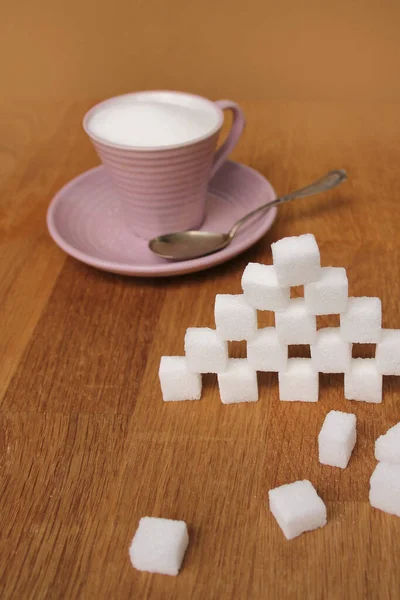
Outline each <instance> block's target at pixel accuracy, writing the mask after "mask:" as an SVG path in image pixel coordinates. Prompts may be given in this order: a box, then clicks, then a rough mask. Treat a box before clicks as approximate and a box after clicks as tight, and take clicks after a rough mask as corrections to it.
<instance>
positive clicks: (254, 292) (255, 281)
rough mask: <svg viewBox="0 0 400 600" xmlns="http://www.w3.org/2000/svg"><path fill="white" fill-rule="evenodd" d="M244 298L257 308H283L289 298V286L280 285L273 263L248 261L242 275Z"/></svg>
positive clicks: (276, 309)
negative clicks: (263, 263) (265, 263)
mask: <svg viewBox="0 0 400 600" xmlns="http://www.w3.org/2000/svg"><path fill="white" fill-rule="evenodd" d="M242 289H243V293H244V295H245V297H246V300H247V301H248V302H249V303H250V304H251V305H252V306H254V308H257V309H258V310H273V311H280V310H284V309H285V308H286V307H287V306H288V304H289V299H290V288H289V287H281V286H280V285H279V284H278V280H277V278H276V273H275V267H274V266H273V265H260V264H259V263H249V264H248V265H247V267H246V268H245V270H244V272H243V276H242Z"/></svg>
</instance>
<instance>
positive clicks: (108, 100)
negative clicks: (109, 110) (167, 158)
mask: <svg viewBox="0 0 400 600" xmlns="http://www.w3.org/2000/svg"><path fill="white" fill-rule="evenodd" d="M142 94H174V95H179V96H186V97H189V98H193V99H195V100H200V101H202V102H203V103H204V104H207V105H208V106H209V107H211V108H212V109H213V110H214V111H215V112H216V113H217V115H218V123H217V125H216V126H215V127H214V128H213V129H212V130H211V131H209V132H208V133H206V134H205V135H202V136H199V137H196V138H193V139H192V140H189V141H187V142H183V143H178V144H168V145H165V146H131V145H128V144H118V143H116V142H110V141H109V140H105V139H104V138H102V137H100V136H97V135H95V134H94V133H93V132H92V131H90V128H89V121H90V119H91V118H92V116H93V115H94V114H95V112H97V111H98V110H99V109H100V108H102V107H103V106H106V105H107V104H111V103H113V102H116V101H118V100H120V99H122V98H128V97H129V96H138V95H142ZM223 122H224V113H223V110H222V109H221V108H220V107H219V106H218V105H217V104H216V103H215V102H213V101H212V100H209V99H208V98H204V97H203V96H200V95H199V94H192V93H189V92H181V91H176V90H142V91H139V92H128V93H126V94H119V95H117V96H112V97H111V98H106V99H105V100H102V101H101V102H98V103H97V104H95V105H94V106H92V108H90V109H89V110H88V111H87V112H86V114H85V115H84V117H83V121H82V126H83V129H84V131H85V132H86V134H87V135H88V136H89V138H90V139H91V140H93V141H94V142H96V143H98V144H102V145H103V146H107V147H109V148H116V149H119V150H132V151H136V152H157V151H163V150H174V149H177V148H185V147H187V146H192V145H193V144H197V143H198V142H202V141H204V140H206V139H208V138H210V137H212V136H213V135H215V134H216V133H217V132H218V131H219V130H220V129H221V127H222V124H223Z"/></svg>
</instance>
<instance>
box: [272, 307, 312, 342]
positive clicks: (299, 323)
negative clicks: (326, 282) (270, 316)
mask: <svg viewBox="0 0 400 600" xmlns="http://www.w3.org/2000/svg"><path fill="white" fill-rule="evenodd" d="M275 324H276V331H277V334H278V338H279V340H280V341H281V342H282V343H283V344H314V343H315V341H316V339H317V320H316V317H315V316H314V315H310V314H309V313H308V312H307V311H306V306H305V302H304V298H293V299H292V300H290V302H289V306H288V308H287V309H286V310H284V311H283V312H279V313H276V314H275Z"/></svg>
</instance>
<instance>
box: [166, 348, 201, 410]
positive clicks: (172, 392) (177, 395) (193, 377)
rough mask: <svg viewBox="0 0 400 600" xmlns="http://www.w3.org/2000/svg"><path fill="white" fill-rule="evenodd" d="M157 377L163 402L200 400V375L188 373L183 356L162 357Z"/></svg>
mask: <svg viewBox="0 0 400 600" xmlns="http://www.w3.org/2000/svg"><path fill="white" fill-rule="evenodd" d="M158 376H159V378H160V384H161V391H162V395H163V400H164V401H165V402H169V401H174V400H200V398H201V375H200V374H199V373H191V372H190V371H189V369H188V367H187V362H186V358H185V356H162V357H161V361H160V368H159V371H158Z"/></svg>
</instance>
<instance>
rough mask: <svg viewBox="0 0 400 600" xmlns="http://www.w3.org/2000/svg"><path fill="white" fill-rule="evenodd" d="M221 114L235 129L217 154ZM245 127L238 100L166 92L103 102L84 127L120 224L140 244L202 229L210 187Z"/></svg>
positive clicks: (88, 117)
mask: <svg viewBox="0 0 400 600" xmlns="http://www.w3.org/2000/svg"><path fill="white" fill-rule="evenodd" d="M226 109H229V110H232V112H233V122H232V127H231V130H230V132H229V134H228V137H227V139H226V141H225V142H224V144H223V145H222V146H221V147H220V148H219V149H218V150H216V147H217V141H218V135H219V132H220V130H221V127H222V124H223V121H224V114H223V111H224V110H226ZM244 125H245V119H244V115H243V112H242V110H241V109H240V107H239V106H238V105H237V104H235V102H231V101H230V100H218V101H217V102H212V101H211V100H207V99H206V98H202V97H201V96H195V95H193V94H186V93H182V92H168V91H152V92H138V93H134V94H126V95H123V96H117V97H115V98H111V99H109V100H105V101H104V102H101V103H100V104H97V105H96V106H94V107H93V108H92V109H91V110H89V112H88V113H87V114H86V115H85V118H84V121H83V126H84V129H85V131H86V133H87V134H88V135H89V137H90V139H91V140H92V143H93V145H94V147H95V149H96V151H97V153H98V155H99V157H100V159H101V161H102V163H103V165H104V166H105V168H106V169H107V171H108V173H109V175H110V177H111V178H112V180H113V182H114V184H115V188H116V191H117V193H118V197H119V199H120V201H122V206H123V210H124V218H125V219H127V220H129V221H128V222H129V223H130V224H131V227H132V231H133V232H134V233H135V234H137V235H138V236H140V237H142V238H145V239H151V238H153V237H155V236H158V235H161V234H163V233H170V232H173V231H183V230H185V229H198V228H199V227H200V226H201V224H202V222H203V219H204V217H205V202H206V195H207V187H208V182H209V180H210V179H211V177H212V176H213V175H214V174H215V173H216V171H217V170H218V169H219V168H220V166H221V165H222V163H223V162H224V161H225V160H226V158H227V156H228V154H229V153H230V152H231V151H232V149H233V147H234V146H235V145H236V143H237V141H238V139H239V137H240V135H241V133H242V131H243V127H244Z"/></svg>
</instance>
